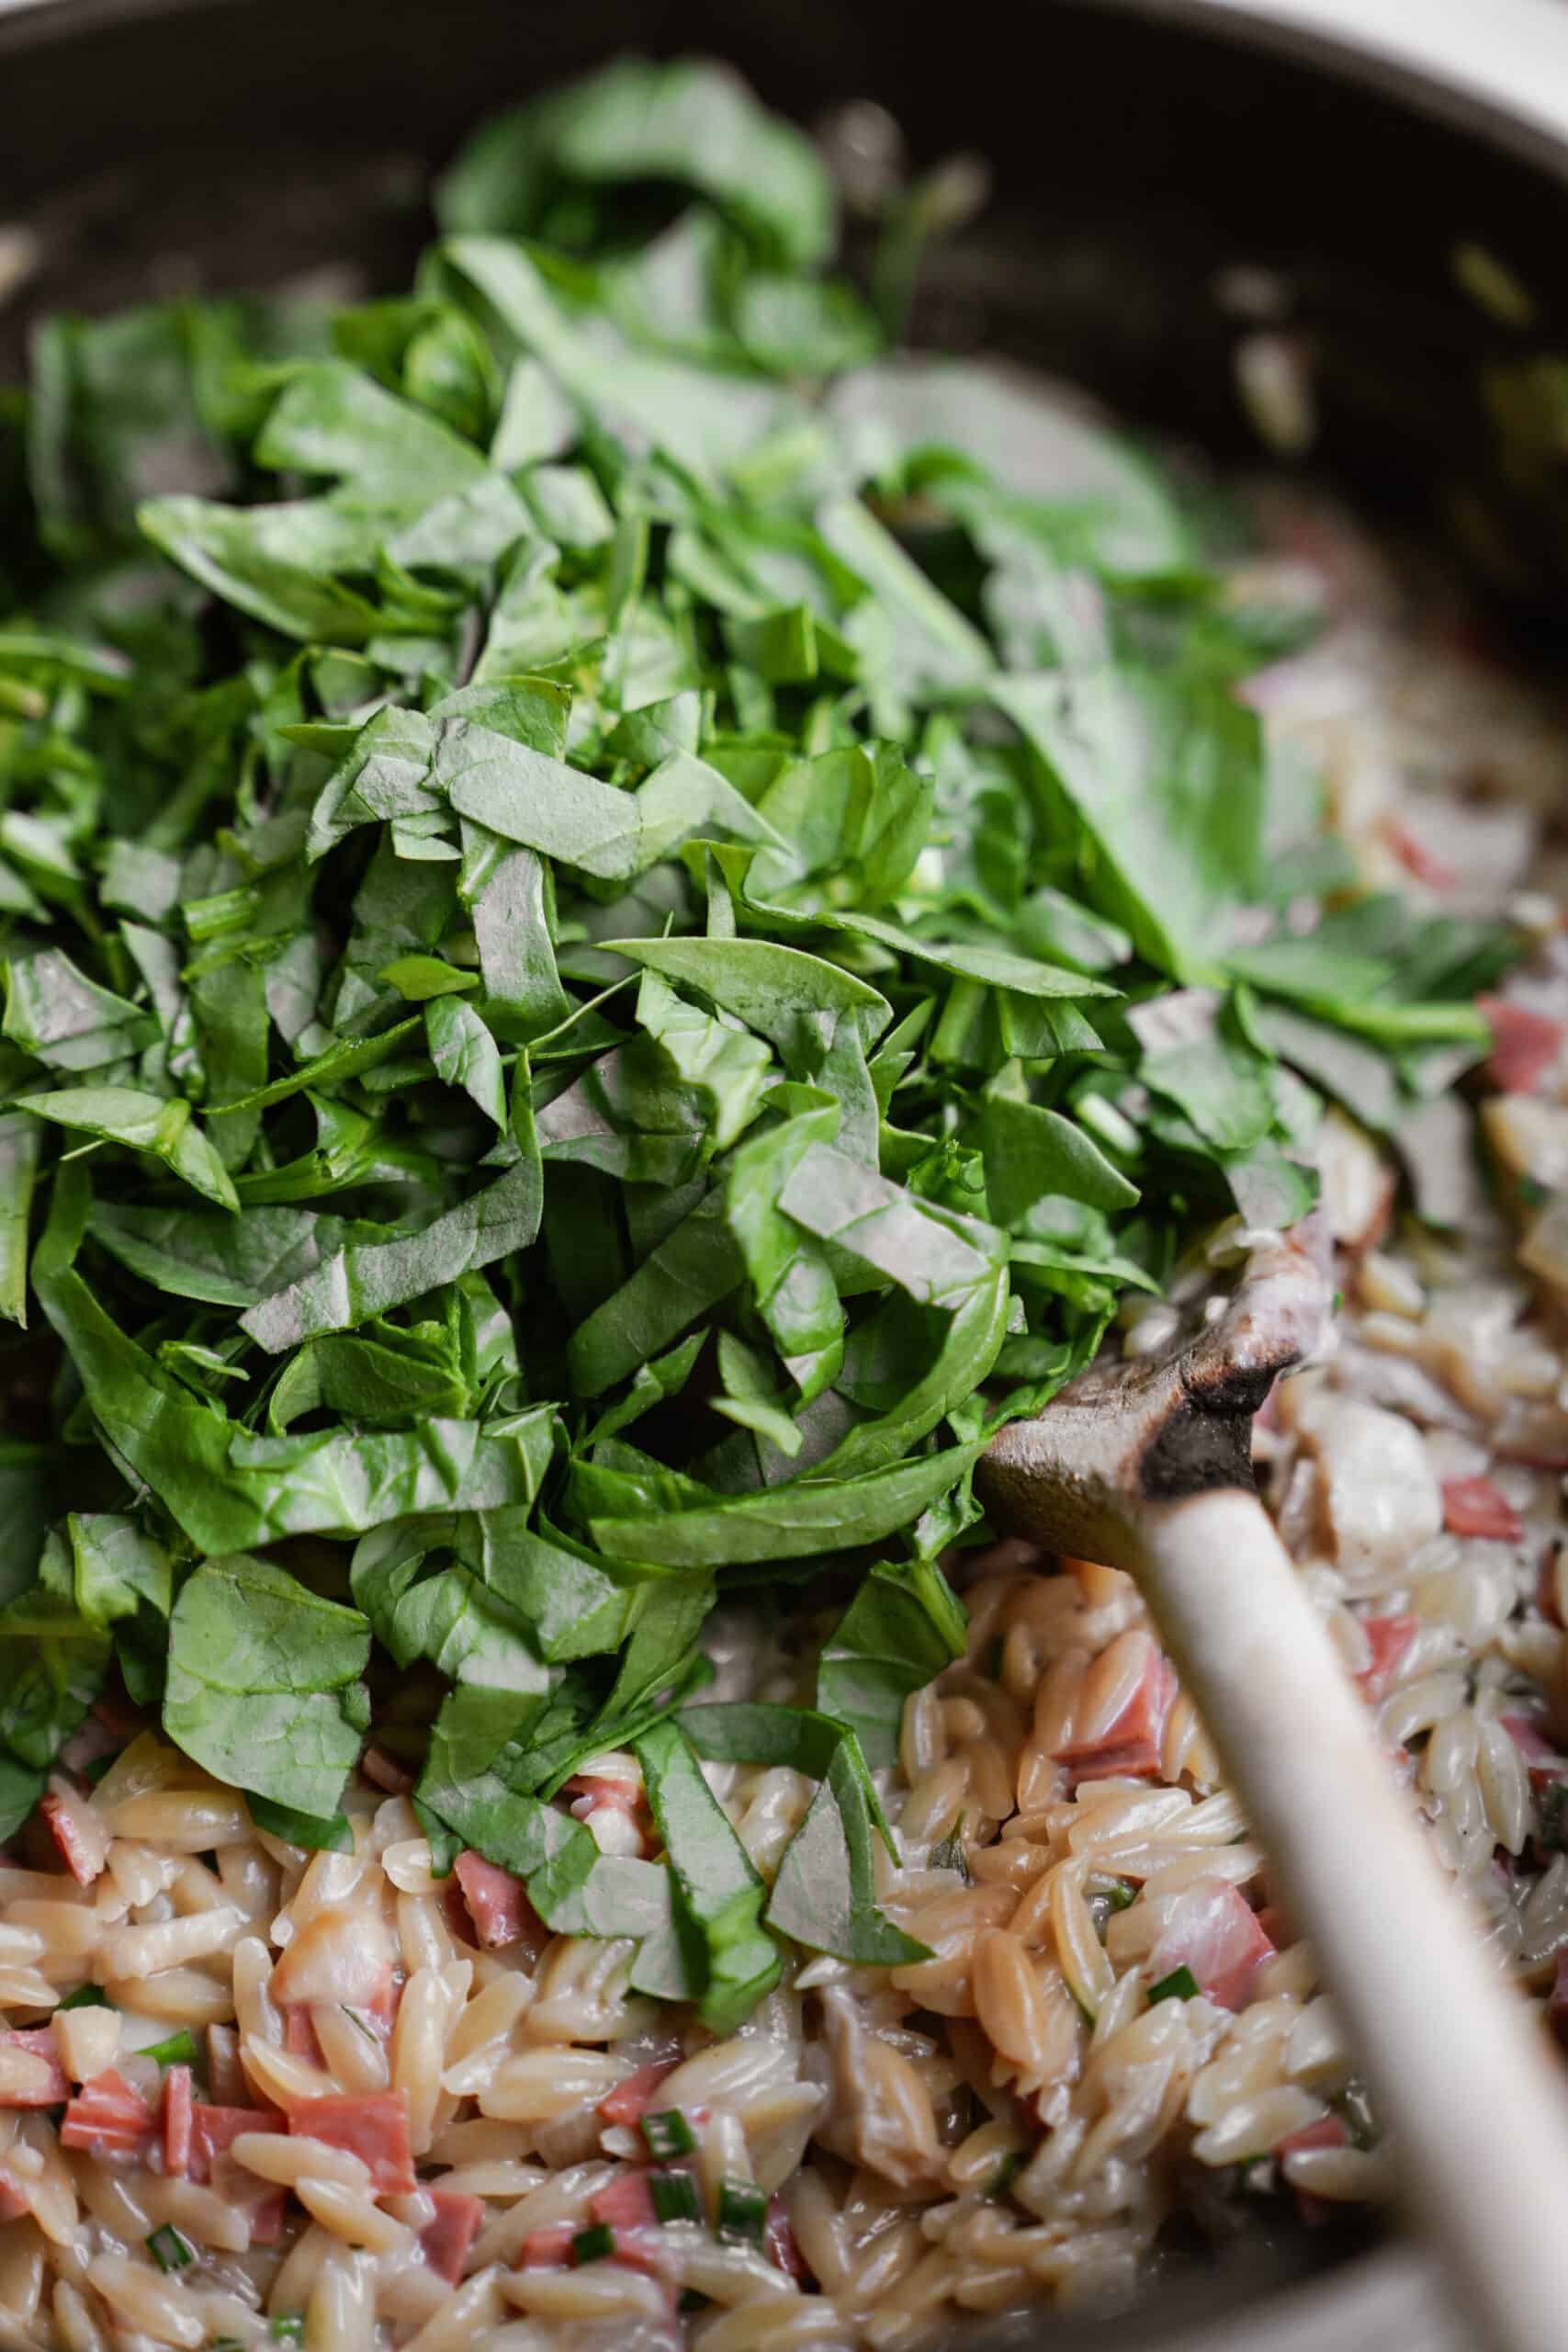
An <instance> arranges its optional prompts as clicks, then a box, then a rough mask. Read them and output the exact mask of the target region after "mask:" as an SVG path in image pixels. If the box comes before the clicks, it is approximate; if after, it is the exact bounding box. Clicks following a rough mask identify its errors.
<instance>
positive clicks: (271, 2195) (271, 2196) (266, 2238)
mask: <svg viewBox="0 0 1568 2352" xmlns="http://www.w3.org/2000/svg"><path fill="white" fill-rule="evenodd" d="M287 2210H288V2190H287V2189H286V2188H269V2189H268V2191H267V2193H266V2195H265V2197H258V2198H257V2199H256V2201H255V2203H254V2205H253V2206H252V2207H251V2208H250V2217H251V2244H252V2245H276V2244H277V2241H278V2239H279V2238H280V2237H281V2236H282V2235H283V2217H284V2214H285V2212H286V2211H287Z"/></svg>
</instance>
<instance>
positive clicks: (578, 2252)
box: [571, 2222, 615, 2269]
mask: <svg viewBox="0 0 1568 2352" xmlns="http://www.w3.org/2000/svg"><path fill="white" fill-rule="evenodd" d="M614 2253H615V2231H614V2230H613V2229H612V2228H611V2227H610V2225H609V2223H608V2222H594V2224H593V2226H592V2229H588V2230H579V2231H578V2233H577V2235H576V2236H575V2237H574V2238H573V2239H572V2242H571V2258H572V2261H573V2262H574V2263H575V2264H576V2265H577V2267H578V2268H579V2269H581V2267H582V2265H583V2264H584V2263H585V2262H604V2260H606V2259H607V2257H608V2256H610V2255H612V2254H614Z"/></svg>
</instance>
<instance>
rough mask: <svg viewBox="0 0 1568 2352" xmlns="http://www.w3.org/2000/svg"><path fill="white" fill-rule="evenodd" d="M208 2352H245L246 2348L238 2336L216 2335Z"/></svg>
mask: <svg viewBox="0 0 1568 2352" xmlns="http://www.w3.org/2000/svg"><path fill="white" fill-rule="evenodd" d="M207 2352H245V2347H244V2346H243V2344H242V2343H241V2341H240V2339H239V2337H238V2336H237V2335H215V2336H214V2337H213V2339H212V2341H211V2343H210V2344H209V2346H208V2347H207Z"/></svg>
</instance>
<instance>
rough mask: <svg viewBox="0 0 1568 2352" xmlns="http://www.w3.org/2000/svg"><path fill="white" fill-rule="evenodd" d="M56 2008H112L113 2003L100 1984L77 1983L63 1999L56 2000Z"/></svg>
mask: <svg viewBox="0 0 1568 2352" xmlns="http://www.w3.org/2000/svg"><path fill="white" fill-rule="evenodd" d="M54 2006H55V2007H56V2009H112V2008H113V2007H114V2003H113V2002H112V2001H111V2000H110V1999H109V1996H108V1995H107V1993H106V1992H105V1991H104V1988H103V1986H102V1985H77V1987H76V1990H75V1991H74V1992H73V1993H67V1995H66V1996H65V1998H64V1999H63V2001H56V2003H55V2005H54Z"/></svg>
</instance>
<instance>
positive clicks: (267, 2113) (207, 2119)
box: [190, 2098, 288, 2180]
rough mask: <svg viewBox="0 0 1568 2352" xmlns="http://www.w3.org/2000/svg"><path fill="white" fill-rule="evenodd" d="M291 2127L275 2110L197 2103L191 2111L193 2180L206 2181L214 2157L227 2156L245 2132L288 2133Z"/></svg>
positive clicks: (197, 2101)
mask: <svg viewBox="0 0 1568 2352" xmlns="http://www.w3.org/2000/svg"><path fill="white" fill-rule="evenodd" d="M287 2130H288V2124H287V2122H286V2121H285V2120H284V2119H283V2117H282V2116H281V2115H279V2114H278V2112H277V2110H276V2108H270V2107H209V2105H208V2103H207V2101H206V2100H205V2099H200V2098H198V2099H195V2100H193V2101H192V2103H191V2110H190V2177H191V2178H192V2180H206V2179H208V2178H209V2177H210V2175H211V2171H212V2162H213V2158H214V2157H215V2156H220V2155H222V2154H225V2152H226V2151H227V2150H228V2148H229V2147H230V2145H231V2143H232V2142H234V2141H235V2140H237V2139H238V2138H239V2136H240V2134H241V2132H242V2131H287Z"/></svg>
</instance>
